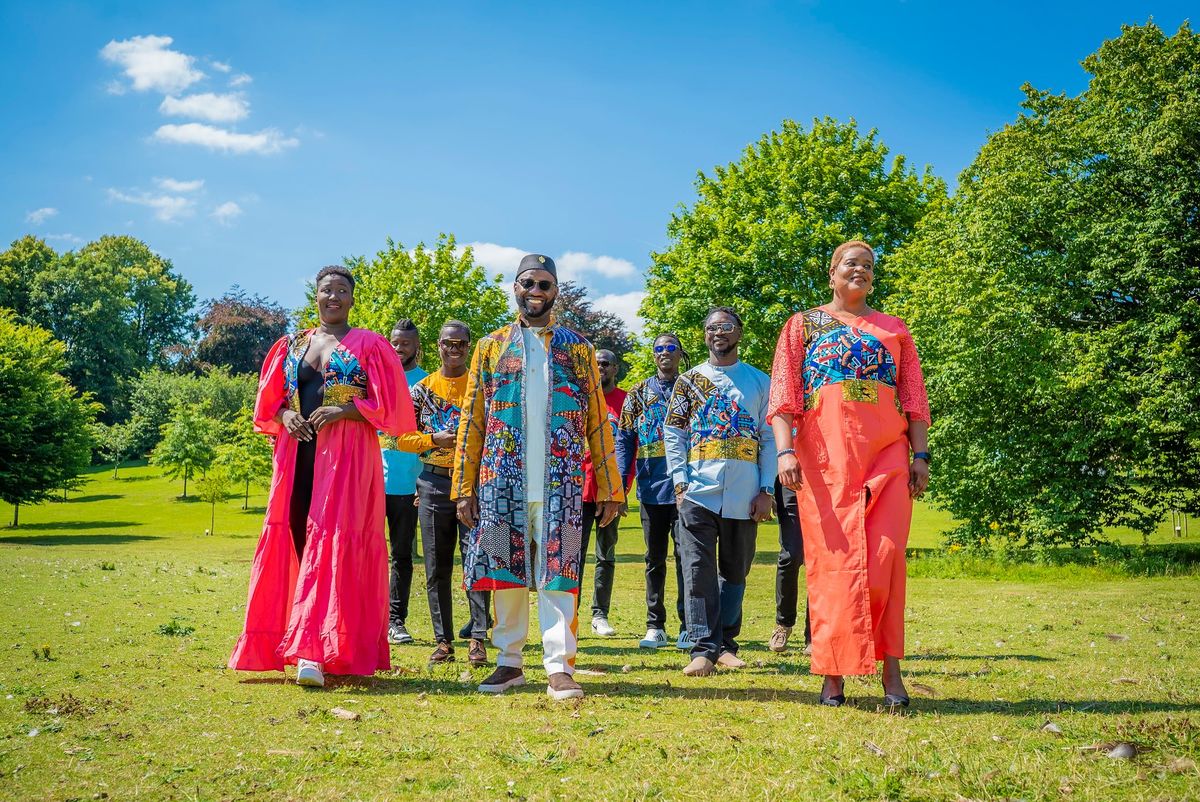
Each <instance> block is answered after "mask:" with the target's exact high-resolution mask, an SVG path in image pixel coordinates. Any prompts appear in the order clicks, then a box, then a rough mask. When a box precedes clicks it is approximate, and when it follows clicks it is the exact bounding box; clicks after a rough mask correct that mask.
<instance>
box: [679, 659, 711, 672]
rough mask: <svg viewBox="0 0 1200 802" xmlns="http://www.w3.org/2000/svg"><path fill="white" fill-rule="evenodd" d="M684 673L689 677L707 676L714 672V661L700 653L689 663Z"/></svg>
mask: <svg viewBox="0 0 1200 802" xmlns="http://www.w3.org/2000/svg"><path fill="white" fill-rule="evenodd" d="M683 673H684V674H686V675H687V676H689V677H707V676H708V675H709V674H711V673H713V661H712V660H709V659H708V658H707V657H705V656H704V655H698V656H696V657H693V658H692V662H690V663H688V664H687V668H685V669H683Z"/></svg>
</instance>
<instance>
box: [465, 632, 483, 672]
mask: <svg viewBox="0 0 1200 802" xmlns="http://www.w3.org/2000/svg"><path fill="white" fill-rule="evenodd" d="M467 662H468V663H470V664H471V666H472V667H474V668H479V667H480V666H486V665H487V648H486V647H485V646H484V645H483V641H481V640H480V639H479V638H471V643H470V645H468V646H467Z"/></svg>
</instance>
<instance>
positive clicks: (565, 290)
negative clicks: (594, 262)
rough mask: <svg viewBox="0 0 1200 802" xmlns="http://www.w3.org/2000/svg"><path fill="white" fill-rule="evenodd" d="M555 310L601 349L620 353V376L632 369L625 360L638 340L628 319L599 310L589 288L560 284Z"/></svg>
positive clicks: (568, 323) (566, 283)
mask: <svg viewBox="0 0 1200 802" xmlns="http://www.w3.org/2000/svg"><path fill="white" fill-rule="evenodd" d="M554 312H555V314H556V315H557V316H558V319H559V320H560V321H561V322H562V323H564V324H566V325H567V326H570V327H571V328H573V329H575V330H576V331H578V332H579V333H580V334H582V335H583V336H585V337H587V338H588V340H590V341H591V343H592V345H594V346H596V349H597V350H600V349H602V348H606V349H608V350H609V351H612V352H613V353H614V354H616V355H617V357H618V358H619V359H620V360H621V363H622V364H621V371H620V373H619V375H620V376H624V375H625V374H626V373H627V372H628V370H629V368H628V365H627V364H625V360H626V357H627V356H628V355H629V354H630V353H631V352H632V351H633V349H634V348H635V347H636V346H637V340H636V339H635V338H634V336H633V335H632V334H630V333H629V328H628V327H627V326H626V325H625V321H624V320H622V319H621V318H620V317H618V316H617V315H615V314H613V313H612V312H606V311H604V310H603V309H597V308H596V307H595V305H593V304H592V302H591V301H589V300H588V297H587V288H586V287H584V286H583V285H582V284H578V283H576V282H574V281H564V282H562V283H560V284H559V285H558V298H557V299H556V300H555V301H554Z"/></svg>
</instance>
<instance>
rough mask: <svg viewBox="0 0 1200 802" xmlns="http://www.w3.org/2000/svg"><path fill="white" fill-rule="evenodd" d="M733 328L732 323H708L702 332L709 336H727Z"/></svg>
mask: <svg viewBox="0 0 1200 802" xmlns="http://www.w3.org/2000/svg"><path fill="white" fill-rule="evenodd" d="M734 328H735V326H734V325H733V324H732V323H709V324H708V325H707V326H705V327H704V330H705V331H707V332H708V333H709V334H728V333H729V332H731V331H733V330H734Z"/></svg>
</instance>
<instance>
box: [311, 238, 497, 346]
mask: <svg viewBox="0 0 1200 802" xmlns="http://www.w3.org/2000/svg"><path fill="white" fill-rule="evenodd" d="M345 262H346V266H347V267H349V268H350V269H351V271H352V272H353V273H354V280H355V288H354V309H353V310H352V311H351V313H350V322H351V324H352V325H355V326H361V327H363V328H367V329H372V330H374V331H377V332H379V333H381V334H383V335H384V336H386V335H388V334H389V333H391V330H392V326H393V325H394V324H395V323H396V321H397V320H399V319H401V318H410V319H411V320H412V321H413V322H414V323H416V325H417V329H418V330H419V331H420V334H421V345H422V349H421V353H422V356H421V364H422V365H423V366H424V367H425V368H426V369H427V370H433V369H435V368H436V367H437V365H438V357H437V348H436V347H435V346H434V343H436V342H437V335H438V332H439V331H440V330H441V327H442V324H443V323H444V322H445V321H447V320H450V319H457V320H461V321H463V322H465V323H466V324H467V325H469V326H470V327H471V332H472V334H473V335H474V336H475V337H479V336H481V335H483V334H488V333H490V332H492V331H494V330H495V329H496V328H498V327H499V326H501V325H502V324H503V323H504V322H505V321H507V320H509V319H510V318H511V317H512V313H511V312H510V311H509V306H508V295H507V294H506V293H505V290H504V289H503V288H502V287H501V286H500V283H499V282H500V277H499V276H489V275H488V274H487V271H486V270H485V269H484V267H483V266H482V265H480V264H478V263H477V262H476V261H475V256H474V254H473V253H472V251H471V249H470V248H469V247H467V248H459V247H458V245H457V243H456V242H455V240H454V237H453V236H449V235H445V234H443V235H442V236H440V237H438V240H437V243H436V244H435V245H434V246H433V248H427V247H426V246H425V244H424V243H421V244H418V245H417V247H416V248H414V249H412V250H409V249H407V248H405V247H404V246H403V245H401V244H400V243H398V242H393V241H392V240H391V238H389V239H388V240H387V246H386V247H385V248H384V249H383V250H381V251H379V252H378V253H376V254H375V257H374V258H372V259H370V260H368V259H367V258H366V257H362V256H357V257H351V258H348V259H346V260H345ZM314 297H315V296H314V294H313V290H312V287H311V286H310V288H309V298H308V304H307V306H306V307H305V308H304V309H302V310H300V312H299V313H298V315H297V317H298V318H300V322H301V325H314V324H315V323H316V320H317V314H316V304H315V302H314Z"/></svg>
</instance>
